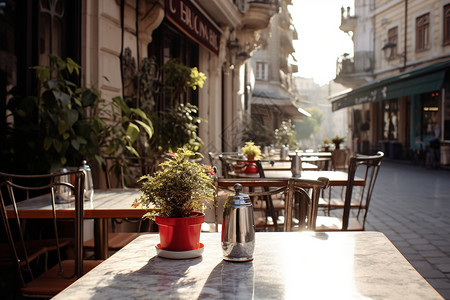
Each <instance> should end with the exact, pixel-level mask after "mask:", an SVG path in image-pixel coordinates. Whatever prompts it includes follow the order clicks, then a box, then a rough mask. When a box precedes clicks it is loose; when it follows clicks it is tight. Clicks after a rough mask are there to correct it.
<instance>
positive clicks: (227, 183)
mask: <svg viewBox="0 0 450 300" xmlns="http://www.w3.org/2000/svg"><path fill="white" fill-rule="evenodd" d="M236 183H240V184H241V185H242V186H243V187H244V188H245V189H246V190H245V191H244V192H243V193H245V194H248V195H249V197H250V199H251V200H252V203H253V206H254V210H255V227H256V228H257V229H259V230H262V231H264V230H266V231H268V230H272V231H274V230H277V224H276V223H275V222H274V221H270V220H269V219H268V218H267V216H271V217H272V218H275V214H274V212H273V207H272V204H271V201H269V200H268V199H269V198H272V197H279V198H283V199H285V197H287V193H288V185H289V180H288V179H268V178H218V179H216V180H215V185H216V199H215V207H216V228H217V226H218V218H219V212H218V206H217V203H218V197H217V195H218V194H219V193H220V192H221V191H226V192H228V194H231V195H233V194H234V190H233V186H234V184H236ZM261 203H265V206H262V204H261ZM285 203H286V201H285ZM258 210H259V211H261V212H262V214H260V215H258V214H257V213H256V212H257V211H258ZM266 211H268V212H267V213H266ZM273 220H275V219H273Z"/></svg>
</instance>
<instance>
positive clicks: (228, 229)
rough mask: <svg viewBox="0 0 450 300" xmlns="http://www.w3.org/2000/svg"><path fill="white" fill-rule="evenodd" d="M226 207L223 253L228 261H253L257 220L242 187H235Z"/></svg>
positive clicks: (224, 212) (223, 221) (224, 211)
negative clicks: (242, 192)
mask: <svg viewBox="0 0 450 300" xmlns="http://www.w3.org/2000/svg"><path fill="white" fill-rule="evenodd" d="M234 190H235V192H236V194H235V195H230V196H228V198H227V201H226V202H225V205H224V210H223V219H222V253H223V259H224V260H227V261H238V262H242V261H250V260H253V251H254V250H255V219H254V217H253V205H252V202H251V201H250V197H249V196H248V195H246V194H241V191H242V185H241V184H239V183H236V184H235V185H234Z"/></svg>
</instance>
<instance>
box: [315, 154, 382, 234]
mask: <svg viewBox="0 0 450 300" xmlns="http://www.w3.org/2000/svg"><path fill="white" fill-rule="evenodd" d="M383 157H384V153H383V152H381V151H380V152H378V153H377V154H376V155H372V156H367V155H359V154H357V155H355V156H353V157H352V158H351V159H350V163H349V167H348V181H347V185H346V189H345V198H344V199H343V200H342V199H339V198H337V199H333V198H330V202H329V203H325V204H323V205H326V206H327V207H329V208H330V209H341V210H342V218H339V217H331V216H319V217H317V222H316V230H317V231H329V230H343V231H346V230H364V225H365V221H366V217H367V213H368V211H369V204H370V200H371V197H372V193H373V189H374V186H375V182H376V179H377V176H378V171H379V169H380V166H381V161H382V160H383ZM360 175H361V176H360ZM356 176H359V177H362V178H363V179H364V180H365V185H364V186H363V187H361V190H360V193H359V194H358V193H356V192H355V188H354V186H353V182H354V180H355V177H356ZM352 211H356V212H355V215H354V216H351V212H352Z"/></svg>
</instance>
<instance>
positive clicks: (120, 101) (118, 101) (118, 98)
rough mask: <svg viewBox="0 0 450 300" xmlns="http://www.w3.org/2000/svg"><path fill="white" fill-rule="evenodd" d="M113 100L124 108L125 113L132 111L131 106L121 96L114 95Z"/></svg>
mask: <svg viewBox="0 0 450 300" xmlns="http://www.w3.org/2000/svg"><path fill="white" fill-rule="evenodd" d="M113 101H114V103H116V104H117V105H118V106H119V107H120V109H122V111H123V112H124V113H125V114H127V115H128V114H130V113H131V110H130V108H129V107H128V105H127V104H126V103H125V101H123V100H122V98H120V97H114V98H113Z"/></svg>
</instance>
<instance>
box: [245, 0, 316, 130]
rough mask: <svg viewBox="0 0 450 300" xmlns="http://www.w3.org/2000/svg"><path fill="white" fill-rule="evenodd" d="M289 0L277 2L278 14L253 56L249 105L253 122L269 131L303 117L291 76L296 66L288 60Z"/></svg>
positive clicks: (290, 35) (291, 50)
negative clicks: (278, 4)
mask: <svg viewBox="0 0 450 300" xmlns="http://www.w3.org/2000/svg"><path fill="white" fill-rule="evenodd" d="M291 4H292V3H291V1H287V0H283V1H281V2H280V8H279V13H278V14H276V15H274V16H273V18H272V21H271V26H270V30H268V31H266V32H265V34H263V35H262V38H261V46H260V47H259V49H258V50H257V51H255V52H254V53H253V55H252V59H251V61H250V63H249V64H250V68H251V70H253V72H252V77H251V81H250V82H251V85H249V87H250V89H251V95H250V96H251V97H250V104H251V106H249V107H250V108H251V111H250V113H251V117H252V119H253V120H256V121H257V122H259V123H261V124H264V126H266V127H267V129H269V130H270V131H274V130H275V129H277V128H279V127H280V124H281V122H282V121H288V120H292V121H294V120H296V119H298V118H302V117H305V113H306V115H307V114H308V113H307V112H304V113H303V110H302V109H300V110H299V105H298V104H297V103H296V99H297V98H298V93H297V90H296V88H295V85H294V84H293V77H292V74H293V73H296V72H297V66H296V65H294V64H292V63H291V62H290V60H289V57H290V56H291V55H293V53H294V52H295V50H294V46H293V43H292V41H293V40H296V39H297V32H296V30H295V28H294V25H293V23H292V17H291V15H290V13H289V11H288V5H291Z"/></svg>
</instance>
